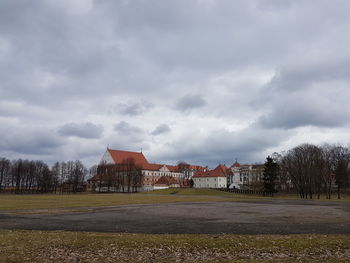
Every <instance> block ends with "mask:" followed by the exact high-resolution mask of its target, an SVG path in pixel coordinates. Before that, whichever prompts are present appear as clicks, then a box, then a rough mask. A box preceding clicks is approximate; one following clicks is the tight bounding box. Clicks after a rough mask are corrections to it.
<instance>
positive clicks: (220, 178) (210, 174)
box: [192, 164, 231, 188]
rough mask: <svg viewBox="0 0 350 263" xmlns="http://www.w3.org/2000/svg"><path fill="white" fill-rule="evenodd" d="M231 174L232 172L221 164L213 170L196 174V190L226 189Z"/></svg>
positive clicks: (194, 177)
mask: <svg viewBox="0 0 350 263" xmlns="http://www.w3.org/2000/svg"><path fill="white" fill-rule="evenodd" d="M230 174H231V170H230V169H229V168H227V167H226V166H225V165H221V164H220V165H218V166H217V167H216V168H215V169H213V170H210V171H198V172H196V173H195V174H194V175H193V178H192V179H193V182H194V187H195V188H226V187H227V177H228V176H229V175H230Z"/></svg>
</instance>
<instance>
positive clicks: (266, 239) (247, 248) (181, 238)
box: [0, 231, 350, 263]
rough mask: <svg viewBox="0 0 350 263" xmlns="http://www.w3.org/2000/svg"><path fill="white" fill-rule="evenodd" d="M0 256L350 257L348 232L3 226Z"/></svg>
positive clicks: (35, 258) (18, 258)
mask: <svg viewBox="0 0 350 263" xmlns="http://www.w3.org/2000/svg"><path fill="white" fill-rule="evenodd" d="M0 255H1V259H0V262H216V263H217V262H271V261H273V262H349V258H350V236H348V235H347V236H344V235H289V236H281V235H268V236H266V235H254V236H247V235H245V236H241V235H189V234H187V235H144V234H109V233H84V232H57V231H52V232H50V231H48V232H47V231H0Z"/></svg>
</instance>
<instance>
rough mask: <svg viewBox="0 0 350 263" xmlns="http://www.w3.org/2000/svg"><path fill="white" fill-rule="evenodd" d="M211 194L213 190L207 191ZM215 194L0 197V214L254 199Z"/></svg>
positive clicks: (216, 192) (9, 195)
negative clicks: (12, 211)
mask: <svg viewBox="0 0 350 263" xmlns="http://www.w3.org/2000/svg"><path fill="white" fill-rule="evenodd" d="M209 191H213V190H209ZM213 192H214V193H215V194H210V195H209V194H207V195H198V194H191V195H186V196H183V195H171V194H164V195H160V194H157V195H153V194H142V193H136V194H135V193H130V194H125V193H124V194H121V193H119V194H118V193H113V194H70V195H67V194H65V195H53V194H43V195H11V194H2V195H0V210H20V209H52V208H76V207H100V206H116V205H127V204H154V203H177V202H208V201H212V202H216V201H235V200H242V198H244V199H246V198H248V199H254V197H251V196H250V197H245V196H235V195H232V194H228V193H224V192H219V191H213Z"/></svg>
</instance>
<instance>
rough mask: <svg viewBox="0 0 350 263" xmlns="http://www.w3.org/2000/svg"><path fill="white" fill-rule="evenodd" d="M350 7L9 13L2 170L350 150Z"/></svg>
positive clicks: (235, 5) (176, 4) (84, 8)
mask: <svg viewBox="0 0 350 263" xmlns="http://www.w3.org/2000/svg"><path fill="white" fill-rule="evenodd" d="M349 13H350V1H348V0H327V1H326V0H314V1H313V0H305V1H289V0H284V1H280V0H251V1H246V0H235V1H232V0H220V1H214V0H132V1H131V0H120V1H115V0H95V1H93V0H36V1H32V0H16V1H14V0H2V1H0V138H1V139H0V157H6V158H8V159H17V158H23V159H33V160H44V161H45V162H47V163H49V164H52V163H54V162H55V161H67V160H77V159H79V160H81V161H82V162H83V163H84V164H85V165H86V166H91V165H94V164H96V163H98V162H99V161H100V159H101V157H102V155H103V153H104V152H105V150H106V148H107V147H109V148H111V149H120V150H128V151H141V149H142V152H143V153H144V155H145V156H146V158H147V159H148V160H149V161H150V162H156V163H169V164H176V163H177V162H178V161H187V162H189V163H193V164H198V165H208V166H209V167H214V166H216V165H217V164H219V163H220V164H226V165H231V164H232V163H233V162H234V161H235V159H236V158H237V160H238V161H239V162H241V163H259V162H263V161H264V160H265V158H266V156H267V155H269V154H272V153H273V152H282V151H287V150H288V149H290V148H292V147H294V146H297V145H299V144H301V143H306V142H307V143H314V144H322V143H337V144H342V145H348V143H349V134H350V115H349V113H350V48H349V46H350V33H349V32H350V16H349Z"/></svg>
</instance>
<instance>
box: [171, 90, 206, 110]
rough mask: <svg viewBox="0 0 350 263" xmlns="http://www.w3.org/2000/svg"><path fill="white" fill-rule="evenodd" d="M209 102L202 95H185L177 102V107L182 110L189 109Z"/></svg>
mask: <svg viewBox="0 0 350 263" xmlns="http://www.w3.org/2000/svg"><path fill="white" fill-rule="evenodd" d="M206 104H207V102H206V101H205V100H204V99H203V98H202V96H201V95H198V94H197V95H195V94H193V95H190V94H188V95H185V96H183V97H182V98H181V99H180V100H179V101H178V102H177V103H176V106H175V108H176V109H178V110H181V111H187V110H191V109H195V108H200V107H203V106H205V105H206Z"/></svg>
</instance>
